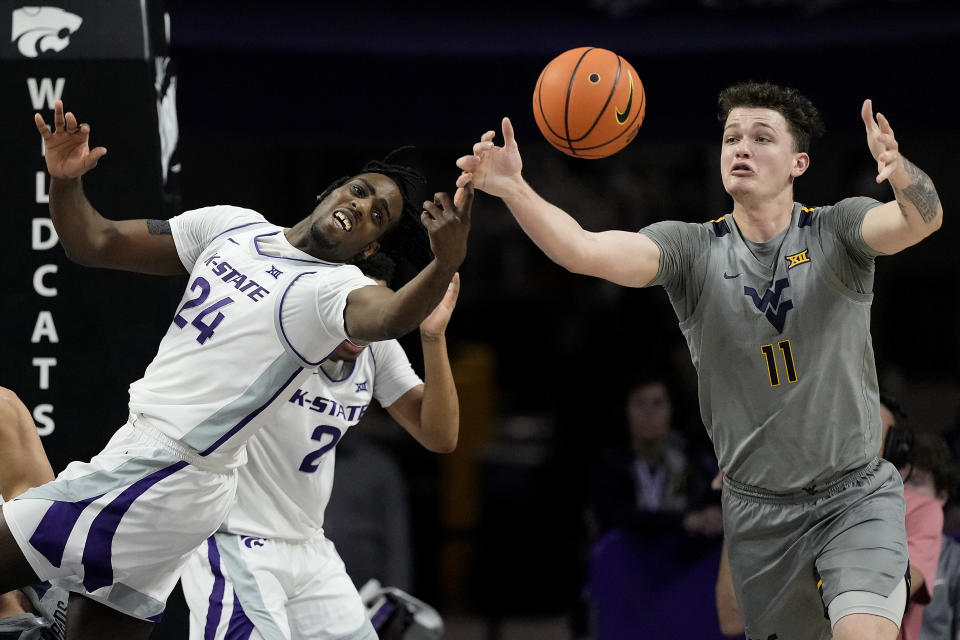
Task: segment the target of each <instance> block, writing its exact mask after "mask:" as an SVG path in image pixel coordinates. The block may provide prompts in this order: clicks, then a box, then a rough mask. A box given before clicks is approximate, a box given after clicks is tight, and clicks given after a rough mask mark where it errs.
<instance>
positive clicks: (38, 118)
mask: <svg viewBox="0 0 960 640" xmlns="http://www.w3.org/2000/svg"><path fill="white" fill-rule="evenodd" d="M33 123H34V124H35V125H37V131H39V132H40V135H41V136H43V139H44V140H46V139H47V138H49V137H50V136H52V135H53V132H52V131H50V127H48V126H47V123H46V122H45V121H44V119H43V116H42V115H40V114H39V113H35V114H33Z"/></svg>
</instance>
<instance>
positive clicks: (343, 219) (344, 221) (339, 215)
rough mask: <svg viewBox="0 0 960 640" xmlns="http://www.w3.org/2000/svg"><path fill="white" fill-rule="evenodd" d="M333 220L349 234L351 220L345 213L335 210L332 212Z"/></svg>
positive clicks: (351, 224)
mask: <svg viewBox="0 0 960 640" xmlns="http://www.w3.org/2000/svg"><path fill="white" fill-rule="evenodd" d="M333 219H334V220H336V221H337V222H339V223H340V226H341V227H343V230H344V231H347V232H350V231H351V230H352V229H353V220H351V219H350V216H349V215H348V214H347V213H346V212H345V211H343V210H341V209H337V210H336V211H334V212H333Z"/></svg>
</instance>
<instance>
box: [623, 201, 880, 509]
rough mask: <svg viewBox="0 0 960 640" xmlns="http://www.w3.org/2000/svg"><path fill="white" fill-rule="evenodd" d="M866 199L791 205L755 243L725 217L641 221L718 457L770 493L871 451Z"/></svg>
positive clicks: (822, 476) (874, 412)
mask: <svg viewBox="0 0 960 640" xmlns="http://www.w3.org/2000/svg"><path fill="white" fill-rule="evenodd" d="M877 204H878V203H877V202H876V201H875V200H871V199H868V198H851V199H848V200H844V201H841V202H840V203H838V204H836V205H832V206H827V207H817V208H808V207H804V206H802V205H800V204H795V205H794V209H793V213H792V217H791V221H790V226H789V227H788V228H787V230H786V232H785V233H783V234H781V235H780V236H778V237H776V238H773V239H772V240H770V241H769V242H767V243H763V244H758V243H752V242H750V241H748V240H746V239H745V238H743V237H742V236H741V235H740V231H739V229H738V228H737V225H736V223H735V222H734V220H733V217H732V216H725V217H723V218H720V219H718V220H713V221H711V222H707V223H704V224H685V223H678V222H672V223H670V222H664V223H657V224H654V225H651V226H649V227H646V228H645V229H643V230H641V233H643V234H645V235H647V236H648V237H650V238H651V239H652V240H653V241H654V242H656V243H657V245H658V246H659V247H660V250H661V259H660V272H659V273H658V274H657V277H656V278H655V279H654V280H653V282H652V283H651V284H662V285H664V287H665V288H666V289H667V291H668V293H669V294H670V299H671V302H672V303H673V305H674V309H675V311H676V312H677V315H678V317H679V319H680V328H681V330H682V331H683V334H684V337H685V338H686V340H687V345H688V347H689V349H690V355H691V357H692V358H693V363H694V365H695V367H696V369H697V372H698V374H699V398H700V411H701V414H702V416H703V422H704V425H705V426H706V428H707V431H708V433H709V435H710V438H711V439H712V441H713V445H714V448H715V450H716V454H717V458H718V461H719V463H720V468H721V469H722V470H723V472H724V474H726V475H727V476H728V477H730V478H732V479H734V480H736V481H738V482H740V483H742V484H746V485H751V486H755V487H761V488H764V489H766V490H768V491H776V492H787V491H794V490H797V489H801V488H804V489H808V490H811V491H812V490H815V487H816V486H818V485H823V484H824V483H827V482H829V481H830V480H832V479H835V478H837V477H839V476H840V475H842V474H843V473H844V472H845V471H848V470H850V469H854V468H857V467H861V466H863V465H865V464H866V463H867V462H869V461H870V460H871V459H872V458H873V457H874V456H875V455H876V454H877V451H878V450H879V449H880V418H879V398H878V392H877V375H876V367H875V365H874V356H873V346H872V342H871V337H870V303H871V301H872V298H873V294H872V292H871V289H872V281H873V257H874V256H875V255H877V254H876V252H872V250H870V248H869V247H868V246H867V245H866V243H865V242H863V239H862V237H861V235H860V223H861V222H862V220H863V216H864V214H865V213H866V211H867V210H869V209H870V208H872V207H873V206H876V205H877Z"/></svg>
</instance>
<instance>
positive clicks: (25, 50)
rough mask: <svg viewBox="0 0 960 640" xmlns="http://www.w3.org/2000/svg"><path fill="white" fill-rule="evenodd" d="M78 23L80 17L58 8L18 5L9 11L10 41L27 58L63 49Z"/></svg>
mask: <svg viewBox="0 0 960 640" xmlns="http://www.w3.org/2000/svg"><path fill="white" fill-rule="evenodd" d="M82 23H83V18H81V17H80V16H76V15H74V14H72V13H70V12H68V11H64V10H63V9H60V8H58V7H20V8H19V9H14V10H13V19H12V20H11V29H10V31H11V35H10V42H16V43H17V50H19V51H20V53H22V54H23V55H25V56H26V57H28V58H36V57H37V56H39V55H40V54H42V53H45V52H47V51H63V50H64V49H66V48H67V45H69V44H70V35H71V34H73V33H74V32H76V30H77V29H79V28H80V25H81V24H82Z"/></svg>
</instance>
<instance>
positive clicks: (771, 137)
mask: <svg viewBox="0 0 960 640" xmlns="http://www.w3.org/2000/svg"><path fill="white" fill-rule="evenodd" d="M793 145H794V140H793V136H792V135H791V134H790V131H789V129H788V128H787V121H786V120H785V119H784V117H783V115H782V114H780V112H778V111H774V110H773V109H757V108H744V107H737V108H735V109H732V110H731V111H730V114H729V115H728V116H727V122H726V125H725V126H724V129H723V144H722V145H721V147H720V173H721V177H722V179H723V187H724V189H726V190H727V193H729V194H730V195H731V196H732V197H733V199H734V200H737V201H746V202H755V201H763V200H765V199H771V198H775V197H777V196H778V195H780V194H781V193H783V191H784V189H787V188H788V187H790V185H792V184H793V179H794V178H796V177H799V176H800V175H801V174H803V172H804V171H806V167H807V165H808V164H809V156H807V154H806V153H800V152H796V151H794V147H793Z"/></svg>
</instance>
